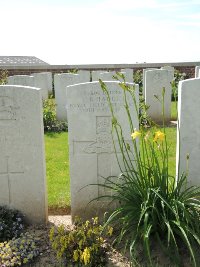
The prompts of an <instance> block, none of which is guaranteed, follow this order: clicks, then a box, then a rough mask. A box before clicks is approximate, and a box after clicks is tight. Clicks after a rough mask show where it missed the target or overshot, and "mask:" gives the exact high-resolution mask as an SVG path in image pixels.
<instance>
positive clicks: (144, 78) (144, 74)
mask: <svg viewBox="0 0 200 267" xmlns="http://www.w3.org/2000/svg"><path fill="white" fill-rule="evenodd" d="M148 70H156V69H155V68H146V69H143V74H142V84H143V96H144V97H145V91H146V83H145V80H146V72H147V71H148ZM157 70H158V69H157Z"/></svg>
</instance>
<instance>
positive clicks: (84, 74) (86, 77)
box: [78, 70, 90, 82]
mask: <svg viewBox="0 0 200 267" xmlns="http://www.w3.org/2000/svg"><path fill="white" fill-rule="evenodd" d="M78 74H79V75H80V77H81V80H84V82H90V71H89V70H79V71H78Z"/></svg>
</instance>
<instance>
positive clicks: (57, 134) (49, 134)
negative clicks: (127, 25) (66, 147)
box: [44, 131, 66, 138]
mask: <svg viewBox="0 0 200 267" xmlns="http://www.w3.org/2000/svg"><path fill="white" fill-rule="evenodd" d="M65 132H66V131H63V132H47V131H45V132H44V133H45V135H46V136H48V137H50V138H58V137H59V135H60V134H61V133H65Z"/></svg>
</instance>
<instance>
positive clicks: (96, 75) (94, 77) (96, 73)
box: [92, 70, 105, 82]
mask: <svg viewBox="0 0 200 267" xmlns="http://www.w3.org/2000/svg"><path fill="white" fill-rule="evenodd" d="M102 72H105V71H103V70H94V71H92V81H93V82H94V81H98V80H99V74H100V73H102Z"/></svg>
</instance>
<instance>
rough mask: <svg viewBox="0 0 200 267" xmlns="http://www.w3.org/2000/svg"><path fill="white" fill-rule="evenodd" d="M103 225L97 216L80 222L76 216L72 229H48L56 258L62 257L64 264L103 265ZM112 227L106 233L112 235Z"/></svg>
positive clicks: (104, 257) (62, 227) (90, 266)
mask: <svg viewBox="0 0 200 267" xmlns="http://www.w3.org/2000/svg"><path fill="white" fill-rule="evenodd" d="M102 230H103V227H102V226H101V225H99V224H98V218H97V217H96V218H93V219H92V221H86V222H82V221H81V219H80V218H76V220H75V226H74V229H72V230H71V231H69V230H68V231H67V230H65V229H64V226H60V227H59V228H58V230H57V231H56V229H55V228H52V229H51V230H50V241H51V242H52V247H53V249H54V250H55V251H56V252H57V257H58V258H64V260H65V262H66V266H88V267H97V266H102V267H103V266H105V263H106V246H105V241H104V239H103V235H102ZM112 231H113V229H112V227H107V232H106V234H107V235H108V236H110V235H112Z"/></svg>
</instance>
